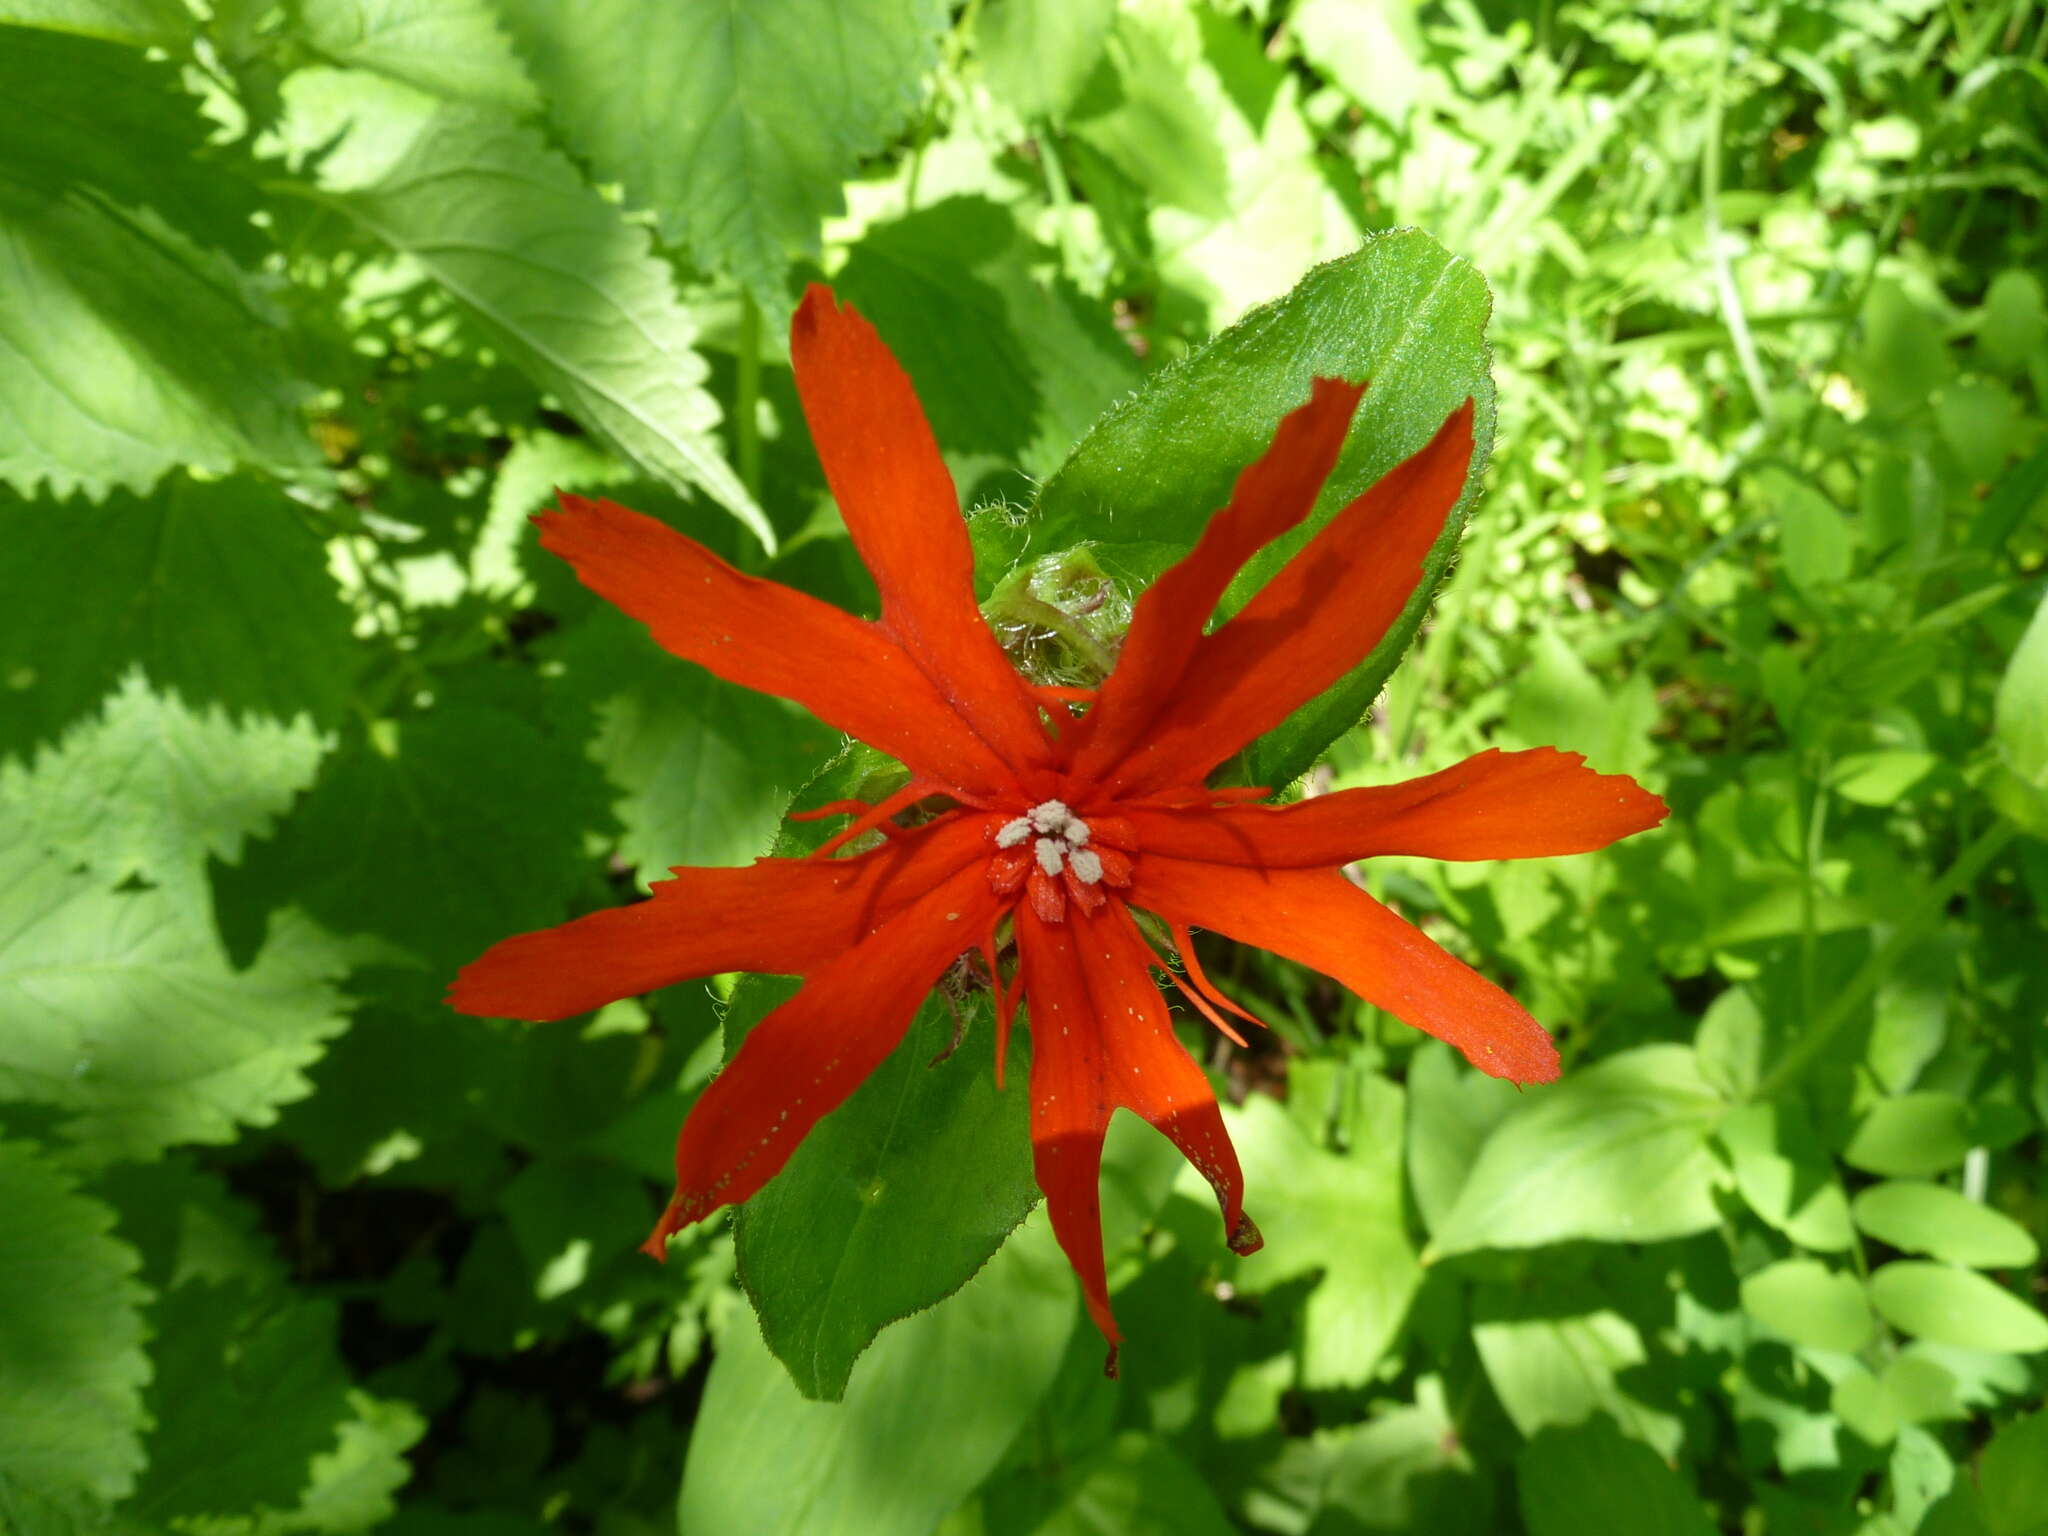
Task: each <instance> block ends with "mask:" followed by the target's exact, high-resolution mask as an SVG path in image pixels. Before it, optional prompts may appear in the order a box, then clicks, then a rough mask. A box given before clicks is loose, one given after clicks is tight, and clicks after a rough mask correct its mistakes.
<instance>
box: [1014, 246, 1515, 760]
mask: <svg viewBox="0 0 2048 1536" xmlns="http://www.w3.org/2000/svg"><path fill="white" fill-rule="evenodd" d="M1490 308H1491V299H1490V297H1489V295H1488V294H1487V291H1486V285H1485V283H1484V282H1482V281H1481V280H1480V277H1479V274H1478V273H1477V272H1475V271H1474V270H1473V269H1472V268H1471V266H1470V265H1468V264H1467V263H1465V262H1463V261H1461V260H1458V259H1456V258H1454V257H1452V256H1450V255H1449V254H1447V253H1446V252H1445V251H1444V249H1443V248H1442V247H1441V246H1439V245H1438V244H1437V243H1436V242H1435V241H1434V240H1431V239H1430V238H1429V237H1428V236H1427V235H1424V234H1421V233H1419V232H1417V231H1413V230H1404V231H1400V232H1397V233H1394V234H1388V235H1381V236H1378V237H1376V238H1374V239H1372V240H1370V241H1369V242H1368V243H1367V244H1366V245H1365V247H1364V248H1363V249H1362V250H1360V251H1359V252H1358V253H1357V254H1355V255H1352V256H1347V257H1345V258H1343V259H1342V260H1340V261H1333V262H1330V263H1328V264H1327V265H1325V266H1321V267H1318V268H1316V269H1315V270H1314V271H1312V272H1310V273H1309V274H1308V275H1307V276H1306V277H1304V278H1303V279H1302V280H1301V282H1300V283H1299V284H1298V285H1297V286H1296V287H1295V289H1294V291H1293V292H1291V293H1290V294H1288V295H1287V296H1286V297H1285V298H1283V299H1279V300H1276V301H1275V302H1274V303H1272V304H1270V305H1266V306H1263V307H1261V308H1259V309H1257V310H1254V311H1252V312H1251V313H1250V314H1248V315H1246V316H1245V317H1244V319H1243V320H1241V321H1239V322H1238V323H1237V324H1236V325H1234V326H1232V327H1231V328H1230V329H1229V330H1227V331H1225V332H1223V333H1222V334H1221V335H1219V336H1218V337H1216V338H1215V340H1213V341H1211V342H1210V343H1209V344H1208V345H1207V346H1205V347H1203V348H1202V349H1201V350H1200V351H1198V352H1196V353H1194V354H1193V355H1192V356H1190V357H1189V358H1188V359H1187V360H1186V361H1185V362H1183V363H1180V364H1177V365H1175V366H1172V367H1169V368H1166V369H1163V370H1161V371H1160V372H1159V373H1156V374H1154V375H1153V376H1152V377H1151V378H1149V379H1148V380H1147V381H1146V382H1145V385H1144V387H1143V388H1141V389H1140V390H1139V392H1138V393H1137V395H1135V396H1134V397H1132V398H1131V399H1130V400H1129V401H1127V402H1125V403H1123V404H1122V405H1119V406H1117V407H1115V408H1114V409H1112V410H1111V411H1110V412H1109V413H1108V414H1107V415H1105V416H1104V417H1102V419H1101V420H1100V421H1098V422H1097V423H1096V425H1095V426H1094V428H1093V429H1092V430H1091V431H1090V432H1089V433H1088V435H1087V436H1086V437H1084V438H1083V439H1082V440H1081V441H1080V443H1079V444H1077V445H1076V446H1075V449H1074V451H1073V453H1071V454H1070V455H1068V457H1067V461H1066V462H1065V463H1064V464H1063V465H1062V466H1061V467H1060V469H1059V471H1058V473H1056V474H1055V475H1054V476H1053V478H1052V479H1051V480H1050V481H1048V482H1047V483H1046V485H1045V488H1044V489H1043V490H1042V491H1041V492H1040V494H1039V497H1038V500H1037V502H1036V504H1035V506H1034V507H1033V511H1032V516H1031V518H1030V519H1029V521H1028V522H1027V524H1026V525H1025V532H1024V534H1023V536H1022V538H1021V539H1019V540H1017V541H1015V542H1013V543H1010V544H1008V545H1007V546H1005V545H1004V543H1003V540H1002V536H1001V534H1000V532H999V530H997V529H994V528H992V527H991V526H989V523H988V520H986V519H984V520H982V522H981V523H980V525H979V531H980V533H981V535H982V538H983V540H984V542H985V543H987V544H990V545H991V546H992V547H995V548H1005V553H1006V555H1007V557H1008V558H1009V559H1011V560H1028V559H1035V558H1037V557H1038V556H1040V555H1043V554H1047V553H1050V552H1052V551H1055V550H1060V549H1065V548H1068V547H1070V546H1073V545H1076V544H1080V543H1083V542H1088V543H1091V544H1092V545H1093V547H1094V553H1095V555H1096V557H1097V559H1098V560H1099V561H1100V562H1101V564H1102V565H1103V566H1104V568H1105V569H1107V570H1109V571H1110V572H1111V573H1112V574H1113V575H1115V576H1116V577H1117V578H1118V579H1119V580H1121V581H1123V582H1125V583H1127V584H1129V585H1130V586H1131V587H1132V588H1133V589H1135V588H1137V587H1139V586H1141V585H1143V584H1145V583H1148V582H1150V581H1151V580H1152V579H1153V578H1154V577H1156V576H1157V575H1158V574H1159V573H1160V572H1161V571H1162V570H1164V569H1165V568H1166V567H1167V566H1168V565H1170V564H1172V563H1173V561H1175V560H1176V559H1178V558H1179V557H1180V556H1181V555H1183V554H1184V553H1186V551H1187V550H1188V549H1189V548H1190V547H1191V546H1192V545H1193V543H1194V541H1195V539H1196V538H1197V537H1198V536H1199V535H1200V533H1201V531H1202V529H1203V527H1204V526H1205V525H1206V524H1207V521H1208V518H1209V516H1210V514H1211V513H1213V512H1214V511H1215V510H1216V509H1217V508H1219V507H1221V506H1223V505H1224V504H1225V502H1227V501H1228V499H1229V495H1230V487H1231V485H1232V483H1233V482H1234V481H1235V479H1236V477H1237V475H1238V473H1239V471H1241V470H1242V469H1243V468H1244V467H1245V466H1246V465H1247V464H1250V463H1251V462H1252V461H1254V460H1255V459H1257V458H1258V457H1259V455H1260V454H1261V453H1262V452H1264V451H1265V448H1266V446H1267V445H1268V444H1269V443H1270V442H1271V440H1272V436H1273V431H1274V429H1275V427H1277V426H1278V424H1279V421H1280V418H1281V417H1282V416H1284V415H1285V414H1286V413H1287V412H1288V411H1289V410H1291V409H1293V408H1294V407H1295V406H1298V405H1300V404H1301V403H1302V401H1304V400H1306V399H1307V398H1308V392H1309V384H1310V381H1311V380H1312V379H1314V378H1316V377H1318V376H1322V375H1333V376H1342V377H1345V378H1364V379H1369V380H1370V381H1371V384H1372V387H1371V388H1370V389H1368V390H1367V391H1366V394H1365V399H1364V401H1363V402H1362V403H1361V405H1360V406H1359V411H1358V416H1357V419H1356V421H1355V422H1354V424H1353V426H1352V429H1351V436H1350V437H1349V438H1348V439H1347V441H1346V443H1345V447H1344V453H1343V455H1342V457H1341V458H1340V459H1339V461H1338V464H1337V468H1336V470H1335V471H1334V472H1333V473H1332V474H1331V476H1330V481H1329V484H1328V485H1327V486H1326V487H1325V489H1324V492H1323V495H1322V498H1321V499H1320V500H1319V501H1318V502H1317V504H1316V510H1315V512H1314V513H1313V514H1311V516H1310V518H1309V519H1308V522H1307V524H1306V525H1305V527H1304V528H1303V529H1302V530H1299V531H1297V532H1296V533H1294V534H1291V535H1289V536H1288V537H1287V538H1285V539H1283V540H1281V541H1279V543H1278V544H1277V545H1276V546H1274V547H1273V548H1271V549H1269V550H1268V551H1266V552H1265V553H1264V554H1262V555H1260V556H1259V557H1258V558H1257V559H1255V560H1254V561H1253V562H1252V564H1251V565H1250V566H1249V567H1248V568H1247V570H1246V573H1245V574H1244V575H1243V576H1241V577H1240V578H1239V579H1238V581H1237V582H1236V583H1235V584H1234V585H1233V586H1232V588H1231V590H1230V593H1229V594H1228V595H1227V596H1226V598H1225V600H1224V602H1223V604H1222V608H1223V611H1224V612H1226V613H1228V612H1234V611H1235V610H1236V609H1237V608H1238V607H1239V606H1240V605H1241V604H1242V603H1243V602H1244V601H1245V599H1246V598H1248V597H1249V596H1250V594H1251V593H1252V592H1253V591H1255V590H1256V589H1257V587H1258V586H1259V585H1261V584H1262V583H1263V582H1264V581H1265V579H1266V578H1267V577H1269V576H1271V575H1272V573H1273V572H1274V571H1276V570H1277V569H1278V568H1279V566H1280V565H1281V563H1283V562H1284V560H1285V559H1286V557H1287V556H1288V555H1291V554H1292V553H1294V551H1295V550H1297V549H1299V548H1300V547H1301V545H1302V543H1303V542H1305V541H1306V539H1307V538H1308V537H1309V536H1310V535H1311V534H1312V533H1313V532H1314V530H1316V529H1318V528H1320V527H1321V526H1322V525H1323V524H1324V523H1325V522H1327V521H1328V520H1329V518H1330V517H1332V516H1333V515H1334V514H1335V513H1336V512H1337V511H1338V510H1340V509H1341V508H1342V507H1344V506H1345V505H1346V504H1347V503H1349V502H1350V501H1351V500H1352V499H1353V498H1355V497H1356V496H1358V495H1359V494H1360V493H1361V492H1362V491H1364V490H1365V489H1366V487H1368V486H1369V485H1371V484H1372V483H1373V482H1374V481H1375V480H1377V479H1378V478H1379V477H1380V476H1381V475H1382V474H1384V473H1385V472H1386V471H1387V470H1389V469H1391V468H1392V467H1393V466H1394V465H1395V464H1396V463H1398V462H1399V461H1400V460H1401V459H1403V458H1405V457H1406V456H1407V455H1409V454H1411V453H1413V452H1415V451H1417V450H1418V449H1420V448H1421V447H1422V446H1423V445H1424V444H1425V443H1426V442H1428V440H1429V438H1430V436H1431V435H1432V434H1433V433H1434V432H1435V431H1436V429H1437V428H1438V427H1439V426H1441V425H1442V424H1443V420H1444V418H1445V417H1446V416H1447V415H1449V414H1450V412H1451V411H1452V410H1454V409H1455V408H1456V407H1457V406H1458V405H1459V404H1460V403H1461V402H1462V401H1463V400H1464V399H1465V398H1466V397H1467V396H1471V397H1473V398H1474V399H1475V400H1476V401H1477V402H1478V416H1477V420H1476V421H1475V424H1474V430H1475V432H1476V434H1477V440H1478V447H1477V449H1476V451H1475V456H1474V461H1473V475H1472V479H1471V480H1470V481H1468V482H1467V485H1466V488H1465V493H1464V495H1463V496H1462V497H1461V498H1460V499H1459V502H1458V506H1457V507H1456V509H1454V510H1453V512H1452V514H1451V517H1450V520H1449V522H1448V524H1447V525H1446V528H1445V530H1444V535H1443V537H1442V538H1441V539H1439V540H1438V541H1437V544H1436V547H1435V548H1434V549H1432V550H1431V551H1430V555H1429V558H1428V560H1427V561H1426V562H1425V566H1424V574H1423V579H1422V581H1421V583H1420V584H1419V585H1418V586H1417V588H1416V592H1415V595H1414V597H1413V598H1411V599H1410V601H1409V603H1408V606H1407V608H1406V609H1404V610H1403V612H1402V615H1401V618H1400V619H1399V621H1397V622H1396V624H1395V625H1394V627H1393V628H1392V630H1390V631H1389V632H1388V635H1387V637H1386V638H1385V639H1384V640H1383V641H1381V642H1380V644H1379V646H1378V647H1376V648H1375V649H1374V651H1373V653H1372V654H1371V655H1370V656H1368V657H1367V658H1366V659H1365V660H1364V661H1363V662H1362V663H1360V665H1359V666H1358V667H1357V668H1356V669H1355V670H1354V671H1353V672H1352V673H1351V675H1350V676H1348V677H1347V678H1345V679H1344V681H1343V682H1341V683H1339V684H1338V685H1337V686H1336V687H1335V688H1333V689H1331V690H1330V691H1329V692H1328V693H1326V694H1324V695H1323V696H1322V698H1320V699H1318V700H1316V701H1315V702H1314V703H1312V704H1310V705H1308V706H1307V707H1305V708H1304V709H1302V710H1300V711H1298V712H1297V713H1296V714H1295V716H1294V717H1293V718H1292V719H1290V720H1288V721H1287V722H1286V723H1285V724H1283V725H1282V726H1280V727H1279V728H1278V729H1276V730H1275V731H1273V732H1271V733H1270V734H1269V735H1267V736H1265V737H1263V738H1262V739H1261V740H1260V741H1258V742H1256V743H1254V745H1253V746H1252V748H1251V749H1250V753H1249V758H1250V763H1249V770H1248V771H1249V773H1250V775H1251V780H1250V781H1251V782H1253V783H1259V784H1271V785H1275V786H1278V785H1283V784H1286V783H1288V782H1290V781H1291V780H1293V779H1295V778H1298V777H1299V776H1300V775H1301V774H1303V773H1305V772H1306V771H1307V770H1308V768H1309V766H1310V765H1311V764H1312V763H1313V762H1314V761H1315V759H1316V757H1317V756H1318V755H1319V754H1320V753H1321V752H1322V751H1323V749H1324V748H1325V747H1326V746H1328V745H1329V743H1330V742H1331V741H1333V740H1334V739H1336V737H1337V736H1338V735H1340V734H1342V732H1344V731H1345V730H1348V729H1349V728H1350V727H1351V726H1352V725H1353V724H1355V723H1356V722H1357V720H1358V719H1359V717H1360V716H1361V715H1363V714H1364V713H1365V711H1366V708H1367V707H1368V706H1369V705H1370V703H1371V702H1372V699H1373V698H1374V696H1375V695H1376V694H1377V693H1378V692H1379V690H1380V687H1381V685H1382V684H1383V683H1384V682H1385V680H1386V677H1387V674H1388V673H1390V672H1391V671H1392V670H1393V668H1394V665H1395V663H1396V662H1397V661H1399V660H1400V657H1401V654H1402V652H1403V651H1405V650H1406V649H1407V647H1408V644H1409V642H1410V641H1411V640H1413V639H1414V637H1415V631H1416V629H1417V628H1418V627H1419V626H1420V624H1421V622H1422V616H1423V614H1424V612H1425V611H1426V610H1427V608H1428V606H1429V602H1430V600H1431V597H1432V596H1433V595H1434V593H1435V591H1436V588H1437V586H1438V584H1439V583H1440V582H1441V581H1442V579H1443V576H1444V574H1445V572H1446V571H1447V570H1448V569H1449V564H1450V560H1451V556H1452V553H1453V552H1454V550H1455V549H1456V547H1457V541H1458V537H1459V535H1460V533H1461V532H1462V530H1463V528H1464V523H1465V518H1466V516H1467V514H1468V512H1469V510H1470V508H1471V505H1472V502H1473V499H1474V498H1475V497H1476V495H1477V494H1478V481H1479V472H1480V470H1481V469H1483V467H1484V463H1485V457H1486V453H1487V448H1488V445H1489V444H1490V443H1491V442H1492V437H1493V385H1492V380H1491V378H1490V376H1489V375H1488V373H1487V349H1486V341H1485V327H1486V319H1487V314H1488V312H1489V310H1490Z"/></svg>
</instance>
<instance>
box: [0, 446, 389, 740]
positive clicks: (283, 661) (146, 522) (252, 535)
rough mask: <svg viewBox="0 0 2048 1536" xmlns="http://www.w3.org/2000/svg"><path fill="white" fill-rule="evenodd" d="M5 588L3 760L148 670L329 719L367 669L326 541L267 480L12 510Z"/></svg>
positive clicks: (206, 695)
mask: <svg viewBox="0 0 2048 1536" xmlns="http://www.w3.org/2000/svg"><path fill="white" fill-rule="evenodd" d="M0 591H4V592H6V593H7V595H8V596H7V601H6V602H5V603H4V604H0V690H4V692H0V698H4V700H5V707H4V708H0V752H5V751H9V750H12V751H20V750H21V749H22V748H24V747H27V746H29V745H31V744H32V743H35V742H38V741H43V740H47V739H49V738H50V737H52V736H54V735H55V734H56V732H57V730H58V729H59V728H61V727H63V726H65V725H67V724H69V723H70V722H71V721H73V720H75V719H77V718H78V717H79V716H80V715H82V714H84V713H85V712H86V711H87V710H89V709H90V708H91V707H92V706H93V705H94V704H96V703H98V702H99V700H100V699H101V698H102V697H103V696H104V695H106V694H107V693H109V692H111V691H112V690H113V688H114V686H115V685H116V683H117V682H118V681H119V680H120V678H121V676H122V674H123V673H125V672H126V671H127V670H128V669H129V668H130V667H131V666H132V665H136V664H139V665H140V666H141V668H142V671H143V673H144V675H145V676H146V677H147V678H148V680H149V681H150V683H151V684H152V685H153V686H154V687H155V688H156V689H157V690H159V691H160V692H171V693H176V694H177V695H178V696H179V698H180V699H182V700H183V701H184V703H185V704H186V705H187V706H189V707H191V708H193V709H204V708H206V707H207V706H210V705H220V706H222V707H223V708H225V709H226V710H227V711H229V712H230V713H231V714H241V713H243V712H244V711H248V712H253V713H258V714H264V715H269V716H271V717H273V718H275V719H279V720H290V719H293V718H294V717H296V716H298V715H300V714H304V715H307V716H309V717H311V719H312V721H313V723H314V724H315V725H319V726H325V725H329V724H331V723H333V722H334V721H335V720H336V719H338V718H339V717H340V715H341V713H342V710H343V708H344V707H345V706H346V704H347V701H348V697H349V693H350V691H351V686H352V684H353V681H354V677H355V674H356V671H357V668H358V667H359V666H360V658H359V655H358V653H357V650H356V648H355V645H354V643H353V641H352V640H351V638H350V633H349V631H350V617H349V613H348V610H347V609H346V608H345V607H344V606H343V605H342V602H341V599H340V596H339V595H338V593H337V592H336V590H335V585H334V580H333V578H332V577H331V576H329V575H328V573H327V564H326V553H325V551H324V550H323V548H322V547H321V542H320V540H319V539H318V538H317V537H316V536H315V535H314V534H313V533H312V532H311V531H310V530H309V529H308V528H307V527H306V525H305V523H304V522H303V521H302V518H301V514H300V511H299V509H298V508H297V507H295V506H294V505H293V504H292V503H291V502H290V501H288V500H287V499H286V498H284V497H283V496H281V495H279V494H278V492H277V491H276V490H275V489H274V488H271V487H266V486H263V485H260V484H258V483H257V482H255V481H253V480H227V481H221V482H218V483H212V484H207V483H201V482H198V481H193V480H188V479H185V478H183V477H182V476H181V477H179V478H178V479H177V480H174V481H173V482H171V483H170V484H169V485H166V486H165V487H163V488H162V489H161V490H159V491H158V492H157V494H155V495H154V496H151V497H148V498H147V499H141V498H136V497H131V496H127V495H122V494H116V495H114V496H112V497H109V498H108V500H107V502H106V503H105V505H103V506H85V505H71V506H52V505H50V504H48V503H32V504H28V505H14V506H0ZM81 614H89V615H91V621H90V622H81V621H80V615H81Z"/></svg>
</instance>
